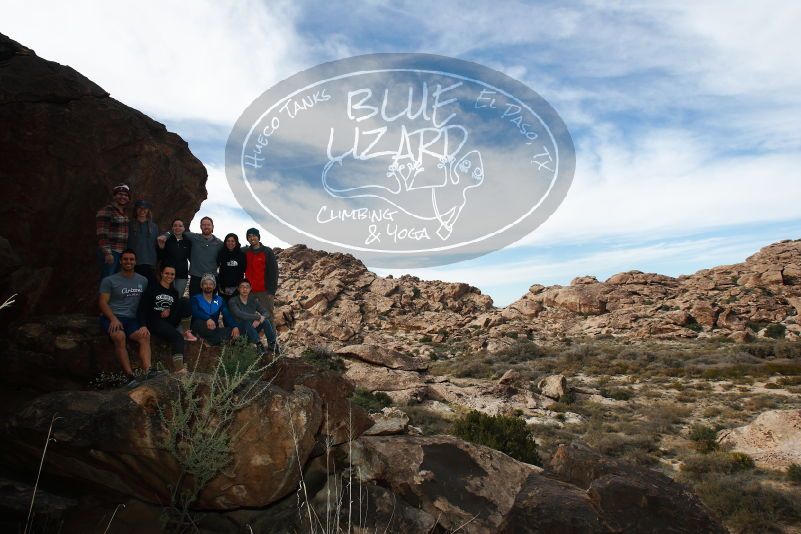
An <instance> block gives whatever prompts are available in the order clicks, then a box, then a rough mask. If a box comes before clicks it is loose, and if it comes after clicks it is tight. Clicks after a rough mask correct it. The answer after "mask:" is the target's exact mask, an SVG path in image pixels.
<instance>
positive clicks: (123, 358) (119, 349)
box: [111, 331, 133, 376]
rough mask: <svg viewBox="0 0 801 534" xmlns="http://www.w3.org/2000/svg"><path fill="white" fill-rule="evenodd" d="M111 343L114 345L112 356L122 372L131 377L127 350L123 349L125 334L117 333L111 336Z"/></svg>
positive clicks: (131, 372) (131, 371)
mask: <svg viewBox="0 0 801 534" xmlns="http://www.w3.org/2000/svg"><path fill="white" fill-rule="evenodd" d="M111 342H112V343H114V354H116V355H117V359H118V360H119V362H120V365H121V366H122V371H123V372H124V373H125V374H126V375H128V376H131V375H132V374H133V369H131V359H130V358H129V357H128V349H127V348H126V347H125V332H123V331H119V332H114V333H113V334H111Z"/></svg>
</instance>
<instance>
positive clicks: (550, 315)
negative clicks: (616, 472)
mask: <svg viewBox="0 0 801 534" xmlns="http://www.w3.org/2000/svg"><path fill="white" fill-rule="evenodd" d="M278 260H279V263H280V265H281V284H280V289H279V292H278V296H277V315H276V324H277V326H278V328H279V330H281V331H282V332H283V337H284V338H285V339H286V340H287V341H288V342H289V343H297V344H299V345H313V344H318V345H319V344H327V345H329V346H330V347H331V348H334V349H337V348H342V347H344V346H346V345H359V344H365V345H372V346H379V347H383V348H385V349H393V350H395V351H400V352H406V353H412V354H414V355H416V356H430V355H432V354H434V353H435V352H440V351H446V352H447V351H458V350H469V351H476V350H479V349H487V350H488V351H490V352H493V351H496V350H500V349H503V348H505V347H508V346H510V345H512V344H514V343H515V342H516V341H518V340H523V339H532V340H535V341H536V340H544V341H547V340H549V339H554V338H559V337H570V336H590V337H596V336H615V337H618V336H619V337H628V338H663V339H671V338H672V339H676V338H696V337H710V336H721V337H729V338H732V339H734V340H736V341H745V340H747V339H751V338H756V337H760V336H772V337H787V338H788V339H798V336H799V334H801V324H799V323H798V312H799V311H800V310H801V241H782V242H779V243H775V244H773V245H770V246H767V247H765V248H763V249H762V250H760V251H759V252H758V253H756V254H754V255H753V256H751V257H749V258H748V259H747V260H746V261H745V262H743V263H738V264H734V265H723V266H718V267H713V268H711V269H704V270H701V271H698V272H697V273H695V274H692V275H688V276H679V277H678V278H673V277H670V276H664V275H659V274H651V273H642V272H639V271H629V272H625V273H620V274H616V275H614V276H612V277H610V278H609V279H608V280H606V281H604V282H599V281H598V280H597V279H595V277H592V276H582V277H578V278H576V279H574V280H573V281H572V283H571V284H570V285H569V286H566V287H563V286H558V285H557V286H550V287H545V286H542V285H539V284H535V285H533V286H531V288H530V289H529V291H528V292H527V293H526V294H525V295H524V296H523V297H521V298H520V299H518V300H517V301H515V302H513V303H512V304H510V305H509V306H507V307H505V308H496V307H494V306H493V305H492V299H491V298H490V297H489V296H487V295H483V294H481V291H480V290H478V289H477V288H475V287H472V286H469V285H467V284H463V283H447V282H440V281H425V280H420V279H419V278H417V277H414V276H409V275H404V276H401V277H400V278H382V277H379V276H376V275H375V274H373V273H371V272H370V271H368V270H367V268H366V267H365V266H364V265H363V264H362V263H361V262H360V261H358V260H357V259H355V258H354V257H353V256H350V255H348V254H340V253H336V254H329V253H326V252H321V251H315V250H311V249H309V248H307V247H305V246H303V245H295V246H293V247H290V248H288V249H286V250H282V251H280V252H279V254H278ZM446 355H447V354H446Z"/></svg>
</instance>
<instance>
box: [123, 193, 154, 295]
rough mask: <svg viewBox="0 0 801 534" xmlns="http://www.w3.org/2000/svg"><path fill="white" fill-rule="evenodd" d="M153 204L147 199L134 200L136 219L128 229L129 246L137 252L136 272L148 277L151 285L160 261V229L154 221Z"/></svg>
mask: <svg viewBox="0 0 801 534" xmlns="http://www.w3.org/2000/svg"><path fill="white" fill-rule="evenodd" d="M152 207H153V205H152V204H151V203H150V202H148V201H147V200H137V201H136V202H134V220H132V221H131V226H130V229H129V230H128V248H130V249H131V250H133V251H135V252H136V272H137V273H138V274H141V275H142V276H144V277H145V278H147V282H148V284H150V285H154V284H156V283H158V282H157V281H156V263H157V261H158V253H157V250H158V247H157V245H156V238H158V236H159V229H158V226H156V223H154V222H153V214H152V213H151V211H150V210H151V208H152Z"/></svg>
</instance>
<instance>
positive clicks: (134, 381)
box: [125, 376, 139, 389]
mask: <svg viewBox="0 0 801 534" xmlns="http://www.w3.org/2000/svg"><path fill="white" fill-rule="evenodd" d="M128 378H130V379H131V380H130V381H129V382H128V383H127V384H125V387H126V388H127V389H133V388H135V387H136V386H138V385H139V379H138V378H136V377H135V376H130V377H128Z"/></svg>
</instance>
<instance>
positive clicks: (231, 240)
mask: <svg viewBox="0 0 801 534" xmlns="http://www.w3.org/2000/svg"><path fill="white" fill-rule="evenodd" d="M225 248H227V249H228V250H234V249H235V248H239V243H237V242H236V238H235V237H234V236H231V237H228V238H226V239H225Z"/></svg>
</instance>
